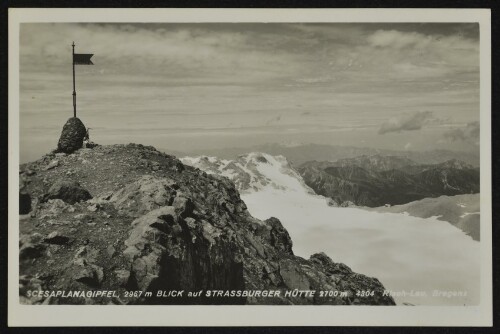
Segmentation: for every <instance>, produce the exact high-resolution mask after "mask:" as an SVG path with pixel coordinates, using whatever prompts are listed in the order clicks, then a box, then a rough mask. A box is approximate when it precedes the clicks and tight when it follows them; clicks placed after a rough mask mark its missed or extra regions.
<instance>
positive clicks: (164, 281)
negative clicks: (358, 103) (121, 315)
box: [19, 119, 394, 305]
mask: <svg viewBox="0 0 500 334" xmlns="http://www.w3.org/2000/svg"><path fill="white" fill-rule="evenodd" d="M70 121H71V124H73V122H76V123H78V119H73V121H72V120H71V119H70ZM70 121H68V123H69V122H70ZM68 123H67V125H68ZM77 126H79V125H77ZM68 127H69V125H68ZM65 128H66V126H65ZM78 131H79V130H78ZM64 132H65V130H63V134H64ZM61 137H62V136H61ZM60 142H61V141H60ZM55 161H57V163H55ZM20 181H21V187H22V194H23V195H22V198H23V201H24V205H23V208H22V210H24V211H23V213H26V212H27V211H29V213H28V214H24V215H21V216H20V242H19V245H20V253H19V256H20V285H19V287H20V298H21V302H22V303H25V304H260V305H261V304H270V305H288V304H331V305H346V304H366V305H394V301H393V299H392V298H391V297H390V296H384V295H383V291H384V287H383V285H382V284H381V283H380V282H379V281H378V280H377V279H376V278H371V277H367V276H364V275H362V274H357V273H355V272H353V271H352V270H351V269H350V268H349V267H348V266H346V265H344V264H341V263H335V262H333V261H332V260H331V259H330V258H329V257H328V256H327V255H325V254H323V253H318V254H314V255H312V256H311V257H310V258H309V259H303V258H300V257H298V256H295V255H294V253H293V247H292V240H291V239H290V236H289V235H288V232H287V231H286V229H285V228H284V226H283V225H282V224H281V222H280V221H279V220H278V219H276V218H269V219H267V220H265V221H262V220H259V219H256V218H254V217H252V216H251V215H250V214H249V212H248V211H247V208H246V205H245V203H244V202H243V201H242V200H241V199H240V194H239V193H238V191H237V190H236V188H235V185H234V183H233V182H231V181H230V180H229V179H228V178H226V177H223V176H217V175H208V174H207V173H205V172H203V171H201V170H199V169H197V168H194V167H190V166H185V165H184V164H182V163H181V162H180V161H179V160H178V159H176V158H175V157H173V156H170V155H168V154H165V153H162V152H159V151H157V150H156V149H154V148H153V147H147V146H143V145H137V144H129V145H112V146H98V147H95V148H93V149H87V148H85V149H78V150H75V151H73V153H71V154H66V153H55V152H54V153H50V154H48V155H45V156H44V157H42V158H41V159H39V160H38V161H35V162H32V163H28V164H23V165H21V166H20ZM28 196H29V199H31V203H29V205H28V203H26V201H27V198H28ZM367 251H369V250H367ZM332 255H334V254H332ZM37 290H38V291H66V292H68V291H84V292H89V291H90V292H91V291H94V292H96V291H114V292H115V294H112V295H101V296H99V295H96V294H94V295H92V297H89V296H90V295H66V296H64V297H63V296H54V295H50V294H48V295H44V294H40V293H39V294H33V293H32V292H33V291H37ZM174 290H177V291H179V290H184V291H185V294H184V295H182V296H165V294H163V295H162V296H159V295H158V291H160V292H168V291H174ZM200 290H203V291H205V292H206V291H207V290H210V291H213V290H219V291H260V292H264V291H278V292H279V293H276V292H275V293H274V294H272V296H269V295H265V296H264V294H263V293H260V294H249V295H246V296H243V295H235V296H231V295H226V294H220V295H219V294H215V296H214V295H212V296H210V297H208V296H207V295H206V294H205V293H203V294H200V295H197V296H194V295H192V296H188V295H187V294H188V292H198V291H200ZM130 291H133V292H134V293H127V292H130ZM300 291H315V293H314V294H302V293H299V292H300ZM335 291H337V292H343V293H344V294H343V295H342V296H341V295H338V294H336V293H335ZM148 292H152V293H151V294H149V293H148ZM290 292H293V293H290ZM322 292H323V293H322ZM325 292H326V293H325ZM367 292H369V293H367ZM167 295H168V293H167Z"/></svg>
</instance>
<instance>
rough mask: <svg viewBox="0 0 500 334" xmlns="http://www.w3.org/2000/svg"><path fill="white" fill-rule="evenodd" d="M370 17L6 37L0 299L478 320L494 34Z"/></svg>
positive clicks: (135, 26)
mask: <svg viewBox="0 0 500 334" xmlns="http://www.w3.org/2000/svg"><path fill="white" fill-rule="evenodd" d="M407 12H409V13H411V10H407ZM436 14H438V13H436ZM463 14H464V16H463V17H465V14H467V12H466V11H464V13H463ZM472 14H477V17H478V18H481V17H488V16H487V15H486V14H485V13H484V12H481V13H472ZM30 17H31V16H30ZM372 17H373V18H374V20H376V21H373V20H364V21H363V20H359V19H357V20H354V19H353V21H352V22H345V20H342V21H338V22H335V21H334V20H333V21H327V20H318V21H317V22H316V21H315V22H310V21H308V20H303V21H300V20H296V19H290V20H289V21H287V20H286V17H285V21H283V22H282V21H281V20H280V21H279V22H272V21H263V22H259V20H253V21H252V20H241V22H240V21H238V20H227V19H225V20H220V21H216V20H215V19H214V20H215V21H213V22H206V21H202V22H197V21H196V20H194V21H192V20H191V21H190V20H186V22H183V21H182V20H176V21H172V20H170V21H169V20H168V19H166V20H164V21H152V22H147V21H140V20H139V21H135V20H127V19H126V17H124V20H123V22H115V21H116V19H115V20H113V22H106V21H104V20H102V16H101V17H100V19H96V20H94V21H92V20H89V19H85V20H82V21H83V22H79V21H78V20H75V21H74V22H71V21H68V20H64V21H62V22H61V20H54V21H52V22H51V21H50V20H47V19H43V20H36V19H34V20H31V21H30V20H29V19H28V20H24V21H23V20H20V21H18V24H17V25H16V27H17V28H16V30H15V32H16V34H18V35H16V36H18V38H17V39H16V40H14V41H10V42H11V43H15V44H16V46H17V47H18V49H17V53H16V54H15V55H14V56H15V57H16V59H17V60H18V69H17V70H16V76H17V77H16V81H14V84H18V91H17V94H16V95H14V96H15V97H16V101H17V103H16V104H15V105H14V107H12V106H11V107H10V110H9V112H10V115H11V118H10V121H15V122H17V123H16V127H17V129H18V133H16V135H17V140H16V143H15V145H16V146H14V148H11V149H14V150H15V152H16V153H15V155H16V156H17V157H18V159H19V160H18V161H16V164H15V168H16V169H17V170H16V171H15V173H13V174H11V175H13V178H15V182H18V183H17V186H16V188H15V189H13V190H12V189H11V191H15V192H17V189H18V193H19V200H18V210H17V207H16V212H15V213H14V215H13V216H11V217H10V219H9V226H10V227H11V228H12V226H15V230H14V231H15V235H14V233H13V232H12V233H13V234H10V235H9V242H12V245H13V246H12V245H10V246H12V247H16V248H14V249H13V252H14V253H15V254H11V255H12V256H13V257H15V261H16V262H15V266H16V268H14V269H13V270H14V271H17V272H16V273H15V274H16V276H15V278H16V280H15V281H14V282H9V284H10V290H9V297H10V298H11V299H12V298H14V300H9V303H15V304H16V307H20V308H22V310H23V312H27V314H29V312H39V311H38V310H40V311H44V312H51V308H52V309H54V307H62V306H69V305H71V306H74V307H76V306H78V307H80V306H81V307H83V309H84V310H93V309H94V307H95V306H97V305H99V306H100V307H99V308H98V309H97V311H96V312H107V309H110V310H111V309H113V310H117V308H116V306H119V308H118V310H124V311H125V312H128V309H130V308H131V307H132V306H134V307H140V306H144V305H149V306H151V305H155V308H156V307H157V308H158V310H160V309H161V308H162V307H163V305H169V307H170V308H169V309H179V310H182V307H189V306H201V307H202V308H201V309H200V311H198V312H200V314H204V313H205V310H207V312H208V311H209V310H210V311H211V310H215V311H214V312H217V311H216V310H217V307H222V306H224V305H225V306H229V305H230V306H231V308H232V309H233V310H234V312H240V310H241V312H246V311H245V308H246V309H247V310H259V307H261V306H262V307H264V306H265V307H266V308H265V310H266V312H270V313H272V312H274V311H273V310H276V312H277V313H278V312H279V313H280V314H286V313H287V312H288V311H291V312H294V311H293V310H294V309H295V308H300V307H306V309H307V310H308V312H316V310H321V312H322V314H327V313H328V312H336V310H337V309H338V310H346V312H349V314H356V312H358V311H357V310H359V314H360V315H362V314H365V313H364V312H367V311H366V310H367V309H366V307H367V306H368V307H369V308H368V310H374V312H380V313H384V312H387V313H388V314H390V312H393V310H394V311H395V312H396V311H397V312H405V314H410V315H409V316H406V318H404V317H403V318H400V320H401V321H400V323H401V322H404V321H408V325H412V324H414V323H412V321H415V320H411V319H420V322H421V324H424V325H425V324H426V322H425V321H426V318H425V316H424V314H429V313H434V311H432V307H434V309H435V310H441V309H445V310H451V312H457V314H461V313H460V312H464V314H465V315H464V317H463V319H462V320H463V321H468V320H467V319H470V321H471V323H474V324H478V323H481V324H483V325H486V324H488V321H487V320H485V319H488V316H490V315H491V314H490V313H488V312H484V313H483V312H478V311H477V310H484V307H486V309H488V307H489V308H490V309H489V311H490V312H491V277H488V273H491V258H489V257H487V256H486V257H485V252H486V253H487V252H488V250H491V180H490V173H491V166H490V161H491V160H490V159H491V156H490V153H491V152H489V151H488V149H489V147H490V146H489V145H490V143H489V141H490V138H489V137H488V136H489V133H490V132H489V131H490V117H491V114H490V113H491V110H489V109H488V104H487V103H486V104H485V103H483V100H484V98H485V97H486V98H488V97H489V96H490V95H489V94H490V92H489V91H488V90H487V88H488V86H485V85H483V84H482V80H485V75H489V68H488V67H487V66H488V65H487V64H488V62H486V63H485V62H484V60H483V59H484V58H482V57H486V58H485V59H486V60H487V61H489V56H490V55H489V54H488V50H486V52H485V51H483V52H481V50H483V49H482V47H484V39H482V38H485V36H482V34H483V33H484V31H488V33H489V21H488V20H483V21H481V20H480V19H476V20H473V19H464V20H460V19H458V20H450V19H443V22H439V21H437V20H436V19H435V18H436V15H434V16H429V19H428V20H426V19H425V17H423V18H422V20H421V21H415V20H404V19H403V20H400V21H396V22H395V21H394V17H393V18H392V19H389V20H387V21H380V16H378V15H376V14H375V13H374V15H372ZM403 17H404V16H403ZM377 18H378V19H377ZM448 21H450V22H448ZM488 38H489V35H488ZM9 51H10V50H9ZM485 64H486V65H485ZM485 66H486V68H485ZM13 72H14V70H13ZM11 76H12V73H10V74H9V77H11ZM486 79H488V77H486ZM16 87H17V86H16ZM16 89H17V88H16ZM11 98H12V95H11ZM14 108H16V109H14ZM13 114H15V115H16V116H14V117H12V115H13ZM9 127H10V128H11V125H9ZM16 131H17V130H16ZM9 144H10V143H9ZM17 171H18V172H17ZM17 175H18V176H17ZM13 182H14V181H13ZM15 192H14V195H15V199H14V200H15V201H16V205H17V194H16V193H15ZM11 195H12V192H11ZM10 197H12V196H10ZM10 199H11V198H9V200H10ZM17 211H18V212H17ZM9 213H10V212H9ZM9 233H11V230H9ZM13 238H15V240H14V241H13V240H12V239H13ZM488 289H489V290H488ZM56 305H58V306H56ZM176 306H178V307H179V308H176ZM249 306H252V308H251V309H249ZM268 306H272V307H271V308H269V307H268ZM429 307H431V308H429ZM196 310H198V309H196ZM399 310H401V311H399ZM469 311H470V313H467V312H469ZM115 312H116V316H117V317H120V312H121V311H115ZM179 312H182V311H179ZM248 312H250V311H248ZM370 312H371V311H370ZM420 312H422V313H420ZM426 312H427V313H426ZM480 313H481V314H480ZM55 314H56V313H54V315H55ZM242 314H243V313H242ZM374 314H375V313H374ZM420 314H421V315H420ZM435 317H436V318H439V314H438V313H436V314H435ZM34 318H36V317H34ZM431 318H432V317H430V318H428V319H429V324H434V323H439V319H438V320H435V321H437V322H432V321H431V320H430V319H431ZM288 319H289V320H290V317H288ZM357 319H359V318H356V319H354V318H353V320H352V324H356V321H357ZM404 319H407V320H404ZM408 319H409V320H408ZM445 319H446V317H444V318H443V319H442V321H447V320H445ZM489 319H490V321H491V318H489ZM337 320H338V319H337ZM391 320H393V319H392V318H391V319H389V320H387V321H386V322H385V324H390V321H391ZM47 321H49V320H47ZM50 321H52V322H54V323H55V322H56V321H57V319H52V320H50ZM124 321H126V320H124ZM165 321H166V322H167V320H165ZM290 321H297V320H290ZM304 321H306V322H307V320H306V319H304ZM325 321H327V320H325ZM328 321H330V320H328ZM331 321H332V322H333V321H336V320H331ZM363 321H364V320H363ZM457 321H458V316H457ZM18 322H19V321H18ZM374 322H376V320H373V322H371V323H370V324H373V323H374ZM162 324H163V325H169V323H162ZM221 324H223V323H221ZM280 324H285V325H286V321H284V322H280ZM49 325H51V324H50V323H49Z"/></svg>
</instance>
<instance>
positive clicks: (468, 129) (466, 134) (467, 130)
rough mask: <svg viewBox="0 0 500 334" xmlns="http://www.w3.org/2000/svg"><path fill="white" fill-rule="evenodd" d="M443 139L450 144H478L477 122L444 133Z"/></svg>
mask: <svg viewBox="0 0 500 334" xmlns="http://www.w3.org/2000/svg"><path fill="white" fill-rule="evenodd" d="M443 137H444V138H445V139H447V140H449V141H451V142H456V141H461V142H470V143H474V144H478V139H479V122H470V123H467V125H466V126H465V127H463V128H456V129H451V130H449V131H446V132H445V133H444V134H443Z"/></svg>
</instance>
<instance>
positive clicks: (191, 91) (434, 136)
mask: <svg viewBox="0 0 500 334" xmlns="http://www.w3.org/2000/svg"><path fill="white" fill-rule="evenodd" d="M478 28H479V27H478V25H476V24H378V23H377V24H375V23H371V24H273V23H255V24H239V23H224V24H192V23H191V24H65V23H57V24H48V23H40V24H22V25H21V33H20V99H21V100H20V112H21V160H31V159H34V158H38V157H39V156H41V155H43V154H44V153H46V152H47V151H48V150H50V149H52V148H54V147H55V146H56V143H57V139H58V136H59V134H60V131H61V128H62V125H63V124H64V123H65V122H66V120H67V118H69V117H71V116H72V97H71V92H72V72H71V43H72V41H75V43H76V52H77V53H94V54H95V55H94V57H93V58H92V61H93V62H94V64H95V65H94V66H77V67H76V76H77V84H76V85H77V108H78V116H79V117H80V118H81V119H82V121H83V122H84V123H85V124H86V126H88V127H91V128H92V130H91V139H93V140H94V141H96V142H98V143H101V144H107V143H128V142H138V143H143V144H151V145H155V146H158V147H163V148H168V149H172V150H179V151H189V150H191V149H200V148H207V149H210V148H216V147H217V148H220V147H225V146H227V147H233V146H249V145H254V144H262V143H267V142H301V143H321V144H335V145H353V146H368V147H376V148H388V149H399V150H400V149H406V150H423V149H432V148H438V149H455V150H466V151H471V150H477V149H478V141H479V138H478V137H479V123H478V121H479V31H478Z"/></svg>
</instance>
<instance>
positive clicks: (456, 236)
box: [182, 153, 480, 305]
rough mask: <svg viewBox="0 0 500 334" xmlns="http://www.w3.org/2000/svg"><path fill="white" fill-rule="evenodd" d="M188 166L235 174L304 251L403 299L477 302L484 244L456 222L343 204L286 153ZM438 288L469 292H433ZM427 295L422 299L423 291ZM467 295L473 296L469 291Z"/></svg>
mask: <svg viewBox="0 0 500 334" xmlns="http://www.w3.org/2000/svg"><path fill="white" fill-rule="evenodd" d="M182 160H183V162H184V163H186V164H189V165H193V166H196V167H198V168H200V169H202V170H205V171H206V172H207V173H218V174H221V175H224V176H227V177H229V178H230V179H232V180H233V181H234V182H235V184H236V185H237V187H238V188H239V190H240V192H241V194H242V195H241V197H242V199H243V200H244V201H245V203H246V204H247V206H248V210H249V211H250V213H251V214H252V215H253V216H255V217H257V218H260V219H267V218H269V217H271V216H273V217H277V218H279V219H280V220H281V222H282V223H283V225H284V226H285V227H286V228H287V230H288V232H289V233H290V235H291V237H292V240H294V246H293V250H294V252H295V253H296V254H297V255H301V256H304V257H308V256H309V255H311V254H313V253H315V252H319V251H324V252H325V253H326V254H328V255H329V256H330V257H331V258H332V259H333V260H334V261H340V262H343V263H346V264H347V265H348V266H350V267H351V268H352V269H353V270H355V271H357V272H360V273H363V274H366V275H369V276H373V277H377V278H378V279H380V281H381V282H382V283H383V284H384V286H385V287H386V288H387V289H388V290H391V291H393V292H396V293H400V295H399V296H395V300H396V302H398V303H403V302H406V303H411V304H416V305H464V304H465V305H475V304H477V303H478V302H479V263H480V259H479V247H480V246H479V245H480V244H479V243H478V242H476V241H474V240H472V239H471V238H470V237H469V236H467V235H466V234H465V233H463V232H462V231H460V230H459V229H457V228H455V227H453V226H451V225H450V224H449V223H447V222H444V221H440V220H437V219H435V218H427V219H423V218H418V217H412V216H409V215H407V214H402V213H380V212H371V211H367V210H363V209H360V208H338V207H331V206H328V204H327V199H326V198H324V197H322V196H318V195H315V194H314V193H312V192H311V189H309V188H308V187H307V186H306V185H305V184H304V182H303V181H302V179H301V177H300V175H299V174H298V173H297V172H295V171H294V170H293V169H292V168H291V167H290V165H289V164H288V162H287V161H286V159H285V158H284V157H280V156H278V157H273V156H270V155H268V154H264V153H251V154H248V155H244V156H240V157H239V158H238V159H237V160H234V161H229V160H220V159H217V158H212V157H198V158H184V159H182ZM435 290H439V291H442V292H445V291H456V292H460V293H461V294H462V296H461V297H457V296H455V297H453V296H451V297H448V296H433V294H434V293H435V292H434V291H435ZM417 291H419V292H424V293H425V295H423V296H415V294H416V292H417ZM464 293H465V296H463V294H464Z"/></svg>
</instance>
